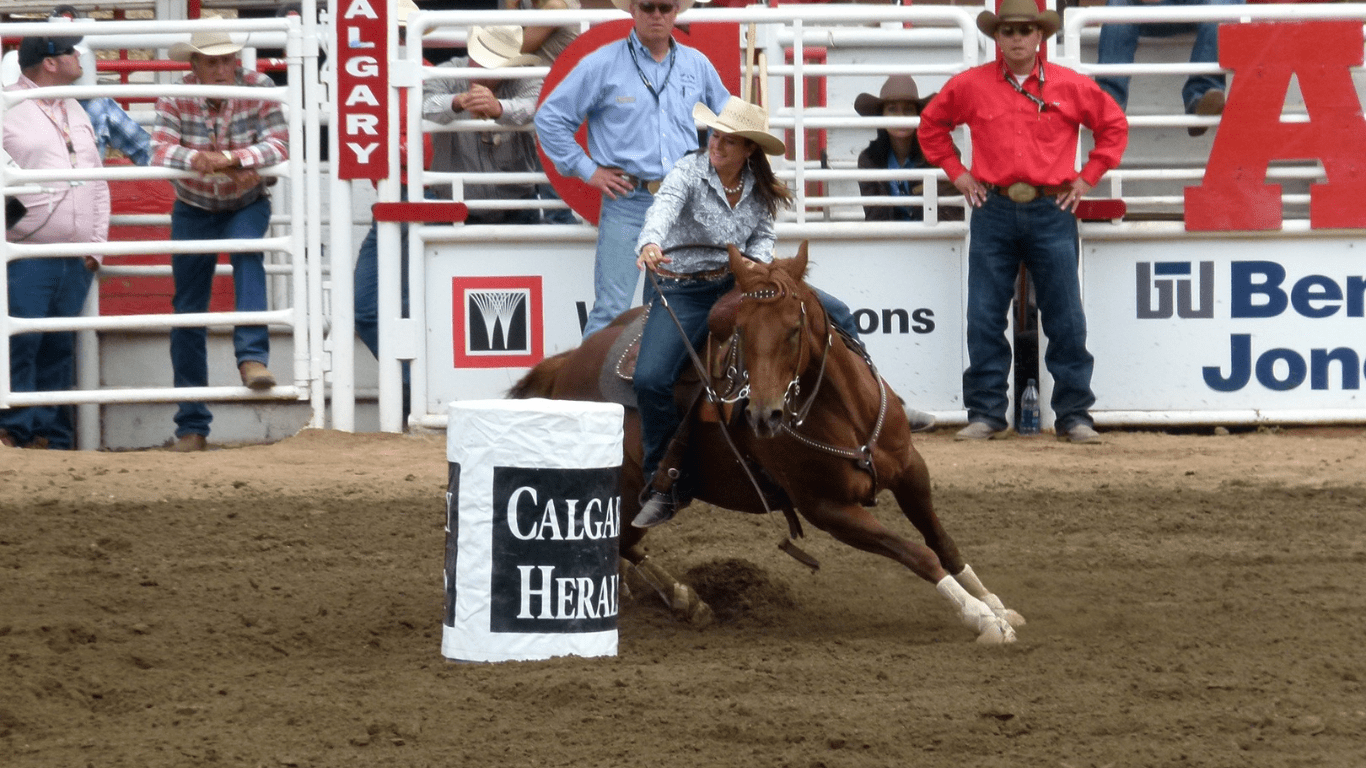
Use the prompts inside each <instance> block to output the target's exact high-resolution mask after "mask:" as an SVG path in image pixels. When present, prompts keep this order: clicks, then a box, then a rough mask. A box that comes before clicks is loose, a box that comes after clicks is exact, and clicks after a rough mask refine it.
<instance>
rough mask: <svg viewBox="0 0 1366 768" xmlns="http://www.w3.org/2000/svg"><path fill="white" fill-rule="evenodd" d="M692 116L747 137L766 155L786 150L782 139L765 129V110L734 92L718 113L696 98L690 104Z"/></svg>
mask: <svg viewBox="0 0 1366 768" xmlns="http://www.w3.org/2000/svg"><path fill="white" fill-rule="evenodd" d="M692 116H693V119H694V120H696V121H697V122H699V123H701V124H703V125H705V126H707V127H708V128H711V129H713V130H716V131H720V132H721V133H728V134H731V135H732V136H740V137H743V138H746V139H749V140H750V141H752V142H754V143H755V144H758V145H759V148H760V149H762V150H763V151H764V154H766V155H781V154H785V153H786V152H787V145H786V144H783V140H782V139H780V138H778V137H777V136H774V135H773V134H771V133H769V132H768V110H766V109H764V108H763V107H760V106H755V105H754V104H750V103H749V102H747V101H741V100H740V99H737V98H735V97H734V96H732V97H730V100H729V101H727V102H726V106H725V107H724V108H722V110H721V114H719V115H718V114H715V113H713V112H712V111H711V109H709V108H708V107H707V105H706V104H703V103H702V102H698V103H697V104H696V105H695V106H694V107H693V108H692Z"/></svg>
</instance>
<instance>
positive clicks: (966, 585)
mask: <svg viewBox="0 0 1366 768" xmlns="http://www.w3.org/2000/svg"><path fill="white" fill-rule="evenodd" d="M891 488H892V495H893V496H895V497H896V501H897V504H899V505H900V506H901V513H902V514H903V515H905V516H906V519H907V520H910V521H911V525H914V526H915V528H916V530H917V531H919V532H920V535H921V536H923V537H924V538H925V544H926V545H927V546H928V547H929V548H930V549H932V550H934V552H935V554H936V555H938V556H939V561H940V562H941V563H943V565H944V567H945V568H947V569H948V570H949V573H951V574H952V575H953V577H954V579H955V580H956V581H957V582H958V584H959V585H960V586H961V587H962V588H963V589H965V590H967V592H968V594H969V595H971V596H973V597H975V598H977V599H978V600H981V601H982V602H984V603H986V604H987V606H988V607H989V608H991V611H992V613H994V614H995V615H996V616H998V617H1000V618H1002V619H1004V620H1005V621H1006V622H1007V623H1009V624H1010V626H1012V627H1022V626H1024V624H1025V618H1024V616H1021V615H1020V614H1019V613H1018V612H1016V611H1014V610H1011V609H1010V608H1007V607H1006V606H1005V603H1003V602H1001V598H999V597H997V596H996V595H995V594H993V593H992V592H991V591H990V590H988V589H987V588H986V586H985V585H983V584H982V580H981V579H979V578H977V574H976V573H975V572H974V571H973V570H972V566H971V565H968V564H967V562H965V561H964V560H963V556H962V555H961V554H959V552H958V546H957V545H956V544H954V543H953V538H952V537H950V536H949V534H948V532H947V531H945V530H944V526H943V525H941V524H940V522H939V516H938V515H936V514H935V513H934V502H933V500H932V498H931V493H930V473H929V470H928V469H927V468H926V467H925V460H924V459H923V458H922V457H921V456H920V453H919V452H917V451H916V450H915V449H911V451H910V454H909V458H908V459H907V460H906V462H905V464H904V467H903V469H902V471H901V473H900V474H898V475H897V476H896V478H894V480H893V482H892V484H891Z"/></svg>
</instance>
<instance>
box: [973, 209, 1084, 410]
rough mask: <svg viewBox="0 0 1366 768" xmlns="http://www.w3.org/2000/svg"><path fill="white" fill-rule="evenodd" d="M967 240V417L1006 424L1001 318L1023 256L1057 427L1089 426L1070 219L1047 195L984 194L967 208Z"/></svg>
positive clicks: (1006, 359)
mask: <svg viewBox="0 0 1366 768" xmlns="http://www.w3.org/2000/svg"><path fill="white" fill-rule="evenodd" d="M969 230H970V234H971V240H970V241H969V244H968V312H967V325H968V327H967V335H968V369H967V370H966V371H964V372H963V403H964V404H965V405H966V406H967V408H968V420H969V421H980V422H984V423H986V424H988V425H990V426H991V428H992V429H996V430H1002V429H1005V428H1006V427H1007V422H1006V408H1007V407H1008V406H1009V402H1010V401H1009V398H1008V397H1007V393H1006V383H1007V375H1008V374H1009V372H1010V363H1011V349H1010V342H1009V341H1007V340H1006V327H1007V317H1008V314H1007V313H1009V311H1010V302H1011V299H1013V298H1014V296H1015V280H1016V277H1017V276H1018V275H1019V269H1020V263H1021V262H1024V265H1025V267H1026V268H1028V269H1029V274H1030V275H1031V276H1032V277H1033V278H1034V292H1035V295H1036V298H1037V301H1038V306H1039V315H1040V318H1039V319H1040V322H1041V323H1042V325H1043V331H1044V333H1045V334H1047V336H1048V351H1047V353H1045V355H1044V365H1046V366H1047V368H1048V372H1049V373H1050V374H1052V375H1053V381H1054V385H1053V400H1052V403H1053V411H1054V413H1055V414H1056V415H1057V421H1056V425H1057V429H1058V431H1059V432H1064V431H1066V430H1068V429H1071V428H1072V427H1073V426H1076V425H1077V424H1080V423H1085V424H1091V423H1092V422H1091V416H1090V414H1089V413H1088V409H1089V408H1090V407H1091V406H1092V405H1094V404H1095V402H1096V397H1095V395H1094V394H1092V392H1091V370H1092V367H1093V364H1094V358H1092V357H1091V353H1090V352H1087V351H1086V316H1085V314H1084V313H1083V311H1082V306H1081V281H1080V279H1079V278H1078V276H1077V220H1076V218H1075V217H1074V216H1073V215H1072V214H1070V213H1068V212H1067V211H1064V210H1062V209H1061V208H1059V207H1058V205H1057V203H1056V202H1055V201H1054V200H1053V198H1051V197H1047V196H1044V197H1040V198H1038V199H1036V200H1034V201H1033V202H1030V203H1024V204H1020V203H1015V202H1012V201H1011V200H1010V198H1008V197H1005V196H1004V195H998V194H994V193H992V194H988V195H987V200H986V203H985V204H984V205H983V206H982V207H981V208H977V209H975V210H973V212H972V220H971V223H970V224H969Z"/></svg>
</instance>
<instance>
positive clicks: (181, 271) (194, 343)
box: [171, 197, 270, 437]
mask: <svg viewBox="0 0 1366 768" xmlns="http://www.w3.org/2000/svg"><path fill="white" fill-rule="evenodd" d="M269 225H270V198H269V197H262V198H260V199H259V200H257V201H256V202H254V203H252V204H250V205H248V206H246V207H244V208H239V209H237V210H235V211H206V210H204V209H202V208H197V207H195V206H193V205H188V204H186V203H183V202H181V201H179V200H177V201H176V203H175V207H174V208H173V209H172V210H171V239H172V240H219V239H233V240H259V239H260V238H261V237H263V236H264V235H265V234H266V228H267V227H268V226H269ZM230 258H231V261H232V282H233V292H234V295H235V297H236V298H235V308H236V310H237V311H238V312H259V311H263V310H265V309H266V268H265V256H264V254H261V253H234V254H231V255H230ZM217 264H218V255H217V254H213V253H205V254H198V253H183V254H177V255H175V256H172V257H171V274H172V276H173V277H174V278H175V297H174V298H173V299H172V300H171V304H172V307H173V308H174V310H175V312H176V314H187V313H196V312H207V311H208V310H209V299H210V298H211V297H212V295H213V271H214V267H215V266H217ZM232 342H233V349H234V351H235V353H236V358H237V365H239V366H240V365H241V364H242V363H245V362H247V361H255V362H258V363H261V364H262V365H265V364H266V363H267V362H269V359H270V331H269V329H268V328H267V326H264V325H239V326H237V327H236V328H234V329H233V335H232ZM171 368H172V369H173V371H174V372H175V385H176V386H177V387H206V386H208V384H209V362H208V333H207V331H206V329H204V328H202V327H199V328H172V329H171ZM212 421H213V414H212V413H210V412H209V408H208V406H206V405H205V404H204V403H200V402H182V403H181V404H180V409H179V410H178V411H176V415H175V423H176V432H175V434H176V437H184V436H185V435H188V434H199V435H208V434H209V424H210V423H211V422H212Z"/></svg>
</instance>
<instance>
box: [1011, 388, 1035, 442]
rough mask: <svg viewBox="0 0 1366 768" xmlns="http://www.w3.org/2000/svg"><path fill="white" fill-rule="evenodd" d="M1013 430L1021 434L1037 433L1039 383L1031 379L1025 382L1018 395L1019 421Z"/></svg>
mask: <svg viewBox="0 0 1366 768" xmlns="http://www.w3.org/2000/svg"><path fill="white" fill-rule="evenodd" d="M1015 431H1016V432H1019V433H1020V434H1022V435H1037V434H1039V385H1038V384H1037V383H1035V381H1034V380H1033V379H1030V380H1029V383H1028V384H1025V390H1024V394H1023V395H1021V396H1020V423H1019V424H1017V425H1016V429H1015Z"/></svg>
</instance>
